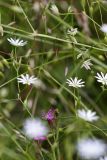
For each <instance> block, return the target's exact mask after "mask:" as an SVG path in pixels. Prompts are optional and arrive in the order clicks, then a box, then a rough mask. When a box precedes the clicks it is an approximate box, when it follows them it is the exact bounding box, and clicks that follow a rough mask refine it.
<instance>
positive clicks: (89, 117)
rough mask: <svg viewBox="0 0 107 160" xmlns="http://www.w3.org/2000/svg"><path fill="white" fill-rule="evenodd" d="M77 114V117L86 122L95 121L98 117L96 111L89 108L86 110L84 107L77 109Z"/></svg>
mask: <svg viewBox="0 0 107 160" xmlns="http://www.w3.org/2000/svg"><path fill="white" fill-rule="evenodd" d="M77 115H78V117H80V118H82V119H84V120H85V121H88V122H93V121H97V120H98V119H99V117H98V116H97V115H96V112H92V111H91V110H87V111H86V110H84V109H82V110H78V111H77Z"/></svg>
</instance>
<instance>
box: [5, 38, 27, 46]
mask: <svg viewBox="0 0 107 160" xmlns="http://www.w3.org/2000/svg"><path fill="white" fill-rule="evenodd" d="M7 40H8V41H9V42H10V44H12V45H13V46H16V47H20V46H24V45H26V44H27V41H26V42H24V41H23V40H20V39H13V38H7Z"/></svg>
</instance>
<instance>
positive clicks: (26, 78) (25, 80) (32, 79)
mask: <svg viewBox="0 0 107 160" xmlns="http://www.w3.org/2000/svg"><path fill="white" fill-rule="evenodd" d="M17 80H18V82H19V83H22V84H28V85H31V84H34V83H35V81H36V80H37V78H35V77H34V76H31V77H30V76H29V75H28V74H26V75H23V74H22V75H21V78H17Z"/></svg>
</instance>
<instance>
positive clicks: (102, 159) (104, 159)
mask: <svg viewBox="0 0 107 160" xmlns="http://www.w3.org/2000/svg"><path fill="white" fill-rule="evenodd" d="M99 160H107V156H105V157H101V158H100V159H99Z"/></svg>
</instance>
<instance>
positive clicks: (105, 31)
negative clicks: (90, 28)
mask: <svg viewBox="0 0 107 160" xmlns="http://www.w3.org/2000/svg"><path fill="white" fill-rule="evenodd" d="M100 29H101V31H102V32H104V33H107V24H103V25H102V26H101V28H100Z"/></svg>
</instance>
